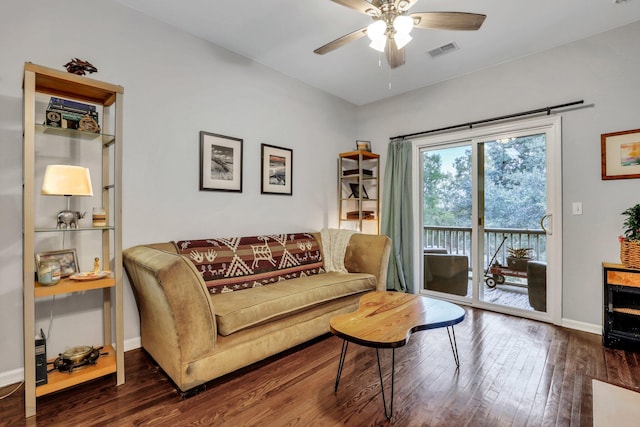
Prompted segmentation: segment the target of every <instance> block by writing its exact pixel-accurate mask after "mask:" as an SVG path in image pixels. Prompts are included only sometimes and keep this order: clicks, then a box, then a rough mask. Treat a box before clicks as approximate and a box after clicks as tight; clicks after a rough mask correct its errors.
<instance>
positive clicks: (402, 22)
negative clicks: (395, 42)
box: [393, 15, 413, 35]
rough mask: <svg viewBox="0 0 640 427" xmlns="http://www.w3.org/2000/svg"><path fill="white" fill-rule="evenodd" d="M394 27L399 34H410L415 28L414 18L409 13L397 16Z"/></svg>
mask: <svg viewBox="0 0 640 427" xmlns="http://www.w3.org/2000/svg"><path fill="white" fill-rule="evenodd" d="M393 29H394V30H396V33H398V34H406V35H409V33H410V32H411V30H412V29H413V18H412V17H410V16H407V15H399V16H396V17H395V19H394V20H393Z"/></svg>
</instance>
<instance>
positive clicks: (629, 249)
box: [620, 240, 640, 269]
mask: <svg viewBox="0 0 640 427" xmlns="http://www.w3.org/2000/svg"><path fill="white" fill-rule="evenodd" d="M620 261H622V265H624V266H625V267H627V268H638V269H640V241H629V240H621V241H620Z"/></svg>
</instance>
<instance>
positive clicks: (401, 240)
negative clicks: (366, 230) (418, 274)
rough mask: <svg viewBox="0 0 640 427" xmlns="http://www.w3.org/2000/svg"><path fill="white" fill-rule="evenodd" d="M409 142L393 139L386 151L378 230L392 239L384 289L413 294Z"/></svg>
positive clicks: (410, 149)
mask: <svg viewBox="0 0 640 427" xmlns="http://www.w3.org/2000/svg"><path fill="white" fill-rule="evenodd" d="M412 147H413V144H412V143H411V141H392V142H391V143H390V144H389V148H388V150H387V163H386V166H385V170H384V192H383V197H382V215H381V224H380V229H381V232H382V234H386V235H387V236H389V237H390V238H391V245H392V246H391V256H390V257H389V272H388V274H387V289H391V290H396V291H402V292H409V293H414V283H413V252H412V251H413V204H412V203H411V197H412V179H411V164H412V162H411V156H412Z"/></svg>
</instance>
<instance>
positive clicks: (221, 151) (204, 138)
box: [200, 131, 242, 193]
mask: <svg viewBox="0 0 640 427" xmlns="http://www.w3.org/2000/svg"><path fill="white" fill-rule="evenodd" d="M200 190H201V191H203V190H205V191H235V192H239V193H242V139H240V138H233V137H230V136H224V135H218V134H215V133H209V132H204V131H200Z"/></svg>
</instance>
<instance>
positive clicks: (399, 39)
mask: <svg viewBox="0 0 640 427" xmlns="http://www.w3.org/2000/svg"><path fill="white" fill-rule="evenodd" d="M393 38H394V39H395V41H396V46H397V47H398V49H402V48H403V47H405V46H406V45H407V44H408V43H409V42H410V41H411V40H412V39H413V37H411V36H410V35H409V34H405V33H396V35H395V36H394V37H393Z"/></svg>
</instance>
